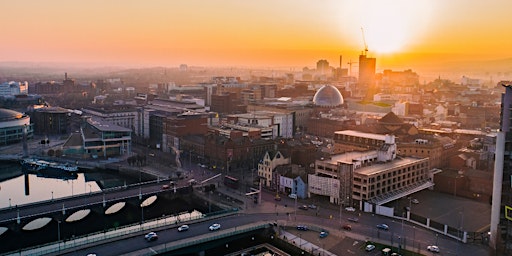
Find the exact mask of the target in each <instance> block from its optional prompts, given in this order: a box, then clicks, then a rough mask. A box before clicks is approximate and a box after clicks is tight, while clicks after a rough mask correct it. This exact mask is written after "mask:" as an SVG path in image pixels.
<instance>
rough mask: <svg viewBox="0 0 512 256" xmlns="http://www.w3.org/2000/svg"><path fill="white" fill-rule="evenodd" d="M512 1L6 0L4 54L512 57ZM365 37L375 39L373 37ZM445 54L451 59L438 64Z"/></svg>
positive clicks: (413, 61)
mask: <svg viewBox="0 0 512 256" xmlns="http://www.w3.org/2000/svg"><path fill="white" fill-rule="evenodd" d="M510 7H512V2H509V1H506V0H493V1H492V2H483V1H478V0H453V1H442V0H430V1H427V0H418V1H403V0H396V1H373V0H366V1H354V2H352V1H322V2H320V3H319V2H314V1H289V0H285V1H277V2H276V1H247V2H239V1H233V0H216V1H199V0H192V1H151V2H142V1H130V2H127V1H108V2H104V1H96V0H94V1H86V2H80V1H78V2H69V1H62V0H50V1H43V2H40V1H30V0H27V1H2V9H3V11H4V13H6V14H8V15H3V16H2V17H1V18H0V23H2V24H7V26H3V27H2V32H3V33H2V34H3V36H4V42H3V47H1V48H0V56H1V57H0V62H13V61H15V62H55V63H58V62H67V63H89V64H99V65H127V66H139V67H148V66H177V65H179V64H188V65H199V66H247V67H265V66H267V67H270V66H274V67H303V66H304V65H312V64H313V63H315V62H316V61H317V60H319V59H326V60H327V61H329V63H330V65H331V66H335V67H338V66H339V64H340V63H339V62H340V60H339V56H340V55H342V56H343V61H342V62H341V64H342V65H343V66H344V67H345V68H348V65H347V62H349V61H354V62H355V61H357V56H358V55H359V54H361V53H362V52H364V49H365V47H366V46H367V48H368V55H369V56H371V57H376V58H377V59H378V61H377V68H378V69H379V68H382V67H391V68H393V67H395V68H398V69H400V68H415V67H417V66H421V65H432V64H434V63H438V64H439V65H442V63H443V62H450V61H475V62H482V61H491V60H498V59H508V58H511V57H512V49H511V48H509V47H508V45H509V44H507V43H506V42H507V41H509V40H510V38H509V37H510V35H508V34H507V33H505V32H506V31H510V30H511V29H512V23H510V22H507V20H506V19H507V11H508V10H510ZM365 44H366V45H365ZM439 59H441V60H442V62H439Z"/></svg>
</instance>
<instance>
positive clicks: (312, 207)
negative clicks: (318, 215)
mask: <svg viewBox="0 0 512 256" xmlns="http://www.w3.org/2000/svg"><path fill="white" fill-rule="evenodd" d="M308 207H309V209H316V208H317V206H316V205H314V204H310V205H308Z"/></svg>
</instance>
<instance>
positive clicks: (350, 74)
mask: <svg viewBox="0 0 512 256" xmlns="http://www.w3.org/2000/svg"><path fill="white" fill-rule="evenodd" d="M356 63H358V62H353V61H352V60H350V61H349V62H347V64H348V73H349V76H352V64H356Z"/></svg>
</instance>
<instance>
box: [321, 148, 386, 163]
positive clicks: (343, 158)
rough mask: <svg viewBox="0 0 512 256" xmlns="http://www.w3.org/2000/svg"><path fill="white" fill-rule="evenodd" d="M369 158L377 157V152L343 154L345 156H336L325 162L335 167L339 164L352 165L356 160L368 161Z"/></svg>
mask: <svg viewBox="0 0 512 256" xmlns="http://www.w3.org/2000/svg"><path fill="white" fill-rule="evenodd" d="M368 156H371V157H376V156H377V150H370V151H364V152H360V151H352V152H347V153H343V154H338V155H334V156H332V157H331V159H326V160H324V161H323V162H325V163H328V164H333V165H337V164H338V162H341V163H347V164H351V163H353V162H354V161H353V160H354V159H361V158H363V159H368V158H370V157H368Z"/></svg>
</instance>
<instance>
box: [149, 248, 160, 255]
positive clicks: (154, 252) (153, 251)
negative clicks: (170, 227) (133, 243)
mask: <svg viewBox="0 0 512 256" xmlns="http://www.w3.org/2000/svg"><path fill="white" fill-rule="evenodd" d="M149 250H151V252H152V253H153V254H155V255H157V254H158V252H156V251H155V250H153V248H151V247H149Z"/></svg>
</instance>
